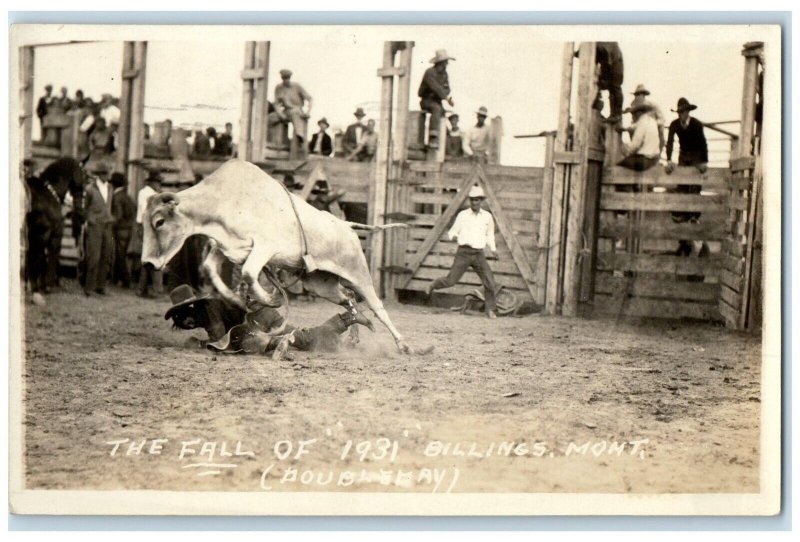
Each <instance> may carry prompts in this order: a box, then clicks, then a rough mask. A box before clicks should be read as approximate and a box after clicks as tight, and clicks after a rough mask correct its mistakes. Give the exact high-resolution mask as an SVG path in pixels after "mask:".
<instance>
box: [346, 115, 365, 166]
mask: <svg viewBox="0 0 800 542" xmlns="http://www.w3.org/2000/svg"><path fill="white" fill-rule="evenodd" d="M353 115H355V117H356V122H354V123H353V124H351V125H350V126H348V127H347V129H346V130H345V131H344V137H343V138H342V146H343V147H344V154H345V156H347V155H349V154H350V153H351V152H353V151H354V150H356V147H358V143H359V142H360V141H361V134H363V133H364V129H365V127H364V122H363V119H364V117H366V116H367V114H366V113H364V108H363V107H358V108H356V111H355V113H353Z"/></svg>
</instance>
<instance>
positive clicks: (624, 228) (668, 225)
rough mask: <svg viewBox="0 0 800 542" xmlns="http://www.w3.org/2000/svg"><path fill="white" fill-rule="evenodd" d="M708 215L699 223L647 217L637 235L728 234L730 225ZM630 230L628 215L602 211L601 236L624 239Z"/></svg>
mask: <svg viewBox="0 0 800 542" xmlns="http://www.w3.org/2000/svg"><path fill="white" fill-rule="evenodd" d="M705 218H706V216H705V215H703V216H702V217H701V219H700V220H701V221H700V222H699V223H694V224H693V223H688V222H684V223H676V222H674V221H673V220H672V217H671V216H666V217H652V218H651V217H650V216H648V217H647V220H646V221H644V222H641V223H640V224H638V227H637V228H636V229H635V230H634V233H635V235H637V236H638V237H639V238H642V239H675V240H680V239H696V240H704V241H707V240H717V239H723V238H725V236H726V235H727V230H728V226H727V225H726V223H725V221H724V220H720V219H717V220H714V221H713V222H706V221H705ZM629 231H630V221H629V220H628V219H627V217H617V216H616V215H614V214H611V213H601V216H600V228H599V231H598V236H599V237H611V238H614V239H624V238H625V237H626V236H627V235H628V233H629Z"/></svg>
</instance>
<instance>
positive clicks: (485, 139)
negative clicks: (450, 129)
mask: <svg viewBox="0 0 800 542" xmlns="http://www.w3.org/2000/svg"><path fill="white" fill-rule="evenodd" d="M475 114H476V115H477V117H478V122H477V124H475V126H473V127H472V128H470V129H469V130H467V135H466V137H465V138H464V154H466V155H467V156H469V157H470V158H472V159H473V160H474V161H476V162H479V163H481V164H485V163H487V162H488V160H489V145H490V143H491V140H492V134H491V133H490V132H489V126H488V125H487V124H486V117H487V116H489V111H488V110H487V109H486V108H485V107H480V108H479V109H478V110H477V111H476V112H475Z"/></svg>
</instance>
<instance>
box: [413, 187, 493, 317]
mask: <svg viewBox="0 0 800 542" xmlns="http://www.w3.org/2000/svg"><path fill="white" fill-rule="evenodd" d="M485 197H486V195H485V194H484V193H483V189H482V188H481V187H479V186H473V187H472V188H471V189H470V191H469V209H464V210H463V211H461V212H460V213H458V216H456V221H455V223H454V224H453V227H452V228H450V231H449V232H448V237H450V239H451V240H455V241H456V242H457V243H458V250H457V251H456V257H455V259H454V260H453V265H452V267H451V268H450V273H448V275H447V276H446V277H443V278H438V279H436V280H434V281H433V282H431V283H430V284H429V285H428V288H427V290H426V293H427V294H428V296H430V295H431V294H432V293H433V291H434V290H440V289H443V288H450V287H452V286H455V285H456V283H458V281H459V279H460V278H461V277H462V276H463V275H464V273H466V272H467V270H468V269H469V268H470V267H471V268H472V270H473V271H475V274H476V275H478V277H479V278H480V279H481V282H482V283H483V294H484V298H485V300H486V316H488V317H489V318H497V303H496V301H495V295H496V287H495V282H494V275H493V274H492V269H491V268H490V267H489V262H488V261H486V256H487V253H486V251H487V250H488V256H489V257H490V258H494V257H495V256H496V253H497V246H496V245H495V239H494V218H492V215H491V213H489V212H488V211H484V210H483V209H481V204H482V203H483V200H484V198H485Z"/></svg>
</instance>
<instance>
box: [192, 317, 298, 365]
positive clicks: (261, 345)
mask: <svg viewBox="0 0 800 542" xmlns="http://www.w3.org/2000/svg"><path fill="white" fill-rule="evenodd" d="M285 318H286V317H285V315H284V314H282V313H281V312H280V310H278V309H274V308H272V307H262V308H260V309H258V310H255V311H251V312H248V313H247V316H246V317H245V321H244V323H242V324H239V325H237V326H233V327H232V328H230V329H229V330H228V333H226V334H225V336H224V337H222V338H221V339H220V340H218V341H215V342H211V343H208V344H207V345H206V346H207V348H208V349H209V350H216V351H219V352H226V353H229V354H235V353H237V352H246V353H248V354H255V353H263V352H264V351H265V350H266V349H267V347H268V346H269V343H270V340H271V339H272V337H273V335H271V333H272V332H273V331H274V330H277V329H278V328H280V326H281V324H283V322H284V320H285Z"/></svg>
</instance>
